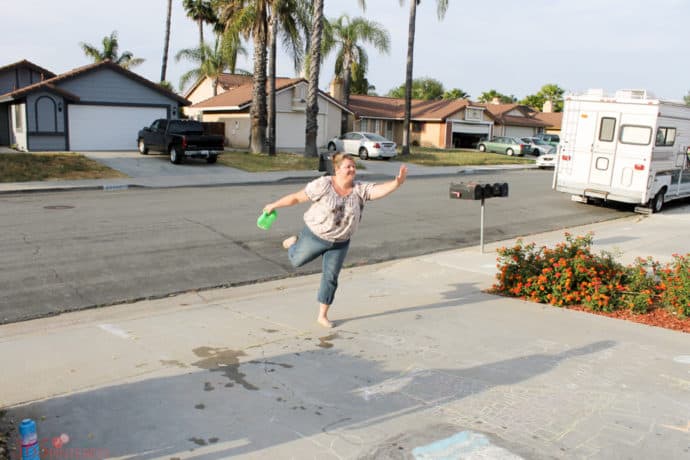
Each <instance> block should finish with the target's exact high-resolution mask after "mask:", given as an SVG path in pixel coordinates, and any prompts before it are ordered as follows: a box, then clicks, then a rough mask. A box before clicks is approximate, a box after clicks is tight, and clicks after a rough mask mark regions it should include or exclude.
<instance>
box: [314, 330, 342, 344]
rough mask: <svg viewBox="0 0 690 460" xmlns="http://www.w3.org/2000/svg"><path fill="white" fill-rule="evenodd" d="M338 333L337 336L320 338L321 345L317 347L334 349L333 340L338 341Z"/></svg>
mask: <svg viewBox="0 0 690 460" xmlns="http://www.w3.org/2000/svg"><path fill="white" fill-rule="evenodd" d="M338 337H339V336H338V333H337V332H336V333H335V334H331V335H327V336H325V337H319V344H318V345H317V347H319V348H333V344H332V343H331V340H334V339H337V338H338Z"/></svg>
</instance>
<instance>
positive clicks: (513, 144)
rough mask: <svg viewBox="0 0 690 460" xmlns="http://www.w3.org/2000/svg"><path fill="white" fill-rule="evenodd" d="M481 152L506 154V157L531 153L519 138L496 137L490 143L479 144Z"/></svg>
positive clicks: (482, 142)
mask: <svg viewBox="0 0 690 460" xmlns="http://www.w3.org/2000/svg"><path fill="white" fill-rule="evenodd" d="M477 148H478V149H479V151H480V152H496V153H505V154H506V155H510V156H513V155H524V154H525V153H529V152H531V150H530V149H529V147H528V146H527V144H525V143H524V142H522V140H521V139H520V138H518V137H504V136H498V137H494V138H493V139H491V140H490V141H481V142H480V143H479V144H477Z"/></svg>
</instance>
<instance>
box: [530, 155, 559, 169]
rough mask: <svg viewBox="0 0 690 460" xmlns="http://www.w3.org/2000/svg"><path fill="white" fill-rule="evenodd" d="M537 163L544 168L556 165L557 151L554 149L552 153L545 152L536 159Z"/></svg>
mask: <svg viewBox="0 0 690 460" xmlns="http://www.w3.org/2000/svg"><path fill="white" fill-rule="evenodd" d="M535 163H536V164H537V166H539V167H540V168H542V169H545V168H553V167H555V166H556V152H555V151H552V152H551V153H544V154H543V155H539V156H538V157H537V159H536V160H535Z"/></svg>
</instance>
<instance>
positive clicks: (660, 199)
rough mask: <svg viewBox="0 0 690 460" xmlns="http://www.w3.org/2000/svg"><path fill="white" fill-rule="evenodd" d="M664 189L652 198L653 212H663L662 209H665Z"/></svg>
mask: <svg viewBox="0 0 690 460" xmlns="http://www.w3.org/2000/svg"><path fill="white" fill-rule="evenodd" d="M664 191H665V190H664V189H661V190H659V193H657V194H656V196H654V198H652V200H651V203H650V205H651V206H650V208H652V212H661V208H663V207H664Z"/></svg>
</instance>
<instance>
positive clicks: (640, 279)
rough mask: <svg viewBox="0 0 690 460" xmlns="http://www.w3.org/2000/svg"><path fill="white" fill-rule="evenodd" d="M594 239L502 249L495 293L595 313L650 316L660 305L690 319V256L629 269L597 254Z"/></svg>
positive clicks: (647, 261) (570, 238)
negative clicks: (628, 312)
mask: <svg viewBox="0 0 690 460" xmlns="http://www.w3.org/2000/svg"><path fill="white" fill-rule="evenodd" d="M592 239H593V235H592V234H591V233H590V234H587V235H586V236H577V237H574V236H573V235H571V234H570V233H566V234H565V242H563V243H559V244H557V245H556V246H555V247H554V248H548V247H546V246H542V247H540V248H536V246H535V244H534V243H531V244H523V242H522V241H521V240H518V241H517V243H516V244H515V245H514V246H513V247H510V248H501V249H499V250H498V255H499V256H498V264H497V268H498V269H499V272H498V273H497V275H496V279H497V283H496V284H494V286H493V292H495V293H497V294H503V295H509V296H513V297H520V298H522V299H525V300H531V301H534V302H540V303H549V304H551V305H556V306H568V305H584V306H586V307H587V308H589V309H591V310H595V311H614V310H618V309H622V308H625V309H629V310H631V311H633V312H635V313H645V312H647V310H648V309H649V308H650V307H652V306H653V305H655V304H658V303H659V304H662V305H665V306H668V307H669V308H672V309H673V310H674V311H675V312H676V314H678V315H683V316H687V315H690V274H689V271H690V255H688V256H685V257H682V256H674V262H673V263H671V264H668V265H667V266H665V267H661V266H660V264H659V263H658V262H655V261H653V260H652V259H651V258H647V259H642V258H638V259H637V260H636V261H635V263H634V264H632V265H630V266H627V267H626V266H623V265H621V264H620V263H618V262H616V261H615V259H614V256H613V255H612V254H609V253H607V252H602V253H601V254H598V255H597V254H593V253H592V250H591V246H592Z"/></svg>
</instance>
